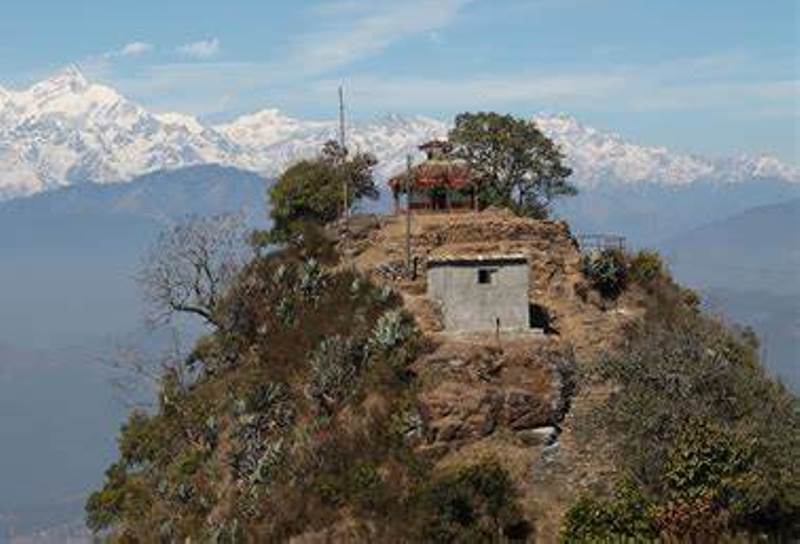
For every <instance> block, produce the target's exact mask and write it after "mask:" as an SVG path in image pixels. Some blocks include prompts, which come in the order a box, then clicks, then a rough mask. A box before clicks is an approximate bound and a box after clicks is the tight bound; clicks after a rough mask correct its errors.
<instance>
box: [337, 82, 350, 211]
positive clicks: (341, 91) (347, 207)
mask: <svg viewBox="0 0 800 544" xmlns="http://www.w3.org/2000/svg"><path fill="white" fill-rule="evenodd" d="M339 145H340V146H341V148H342V149H341V152H342V157H341V160H342V162H344V161H345V160H346V151H345V150H346V147H345V146H346V145H347V142H346V141H345V132H344V89H343V88H342V86H341V85H339ZM343 184H344V188H343V198H344V206H343V207H342V210H343V212H344V213H343V214H342V215H343V216H344V218H345V220H347V218H348V217H349V216H350V195H349V194H348V192H349V187H348V183H347V177H345V178H344V180H343Z"/></svg>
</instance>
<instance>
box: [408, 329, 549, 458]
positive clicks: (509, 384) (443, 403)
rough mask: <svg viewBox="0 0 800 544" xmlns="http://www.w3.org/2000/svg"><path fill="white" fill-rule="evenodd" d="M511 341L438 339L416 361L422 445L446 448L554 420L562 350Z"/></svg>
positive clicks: (542, 425) (545, 424)
mask: <svg viewBox="0 0 800 544" xmlns="http://www.w3.org/2000/svg"><path fill="white" fill-rule="evenodd" d="M546 344H548V345H547V346H535V347H531V345H530V341H527V342H526V341H524V340H523V341H520V340H514V341H513V342H510V343H506V345H504V346H503V348H502V351H501V350H500V349H499V348H498V347H497V346H492V345H481V344H476V343H475V339H473V340H472V341H469V340H466V341H465V340H461V341H451V342H446V343H443V344H441V345H440V346H439V347H438V349H437V350H436V351H434V352H433V353H432V354H430V355H428V356H427V357H424V358H423V359H421V360H419V361H418V362H417V364H416V365H415V371H416V372H418V374H419V375H420V377H421V379H422V381H423V382H425V383H427V384H428V386H427V387H426V388H425V390H424V391H423V392H422V393H421V395H420V402H421V405H422V406H421V411H422V413H423V417H424V419H425V422H426V428H427V433H426V435H427V445H428V446H435V447H437V448H444V449H450V448H454V447H458V446H459V445H460V444H462V443H463V442H464V441H466V440H477V439H480V438H483V437H485V436H488V435H490V434H492V433H494V432H497V431H499V430H506V431H509V432H519V431H524V430H530V429H534V428H538V427H544V426H552V425H555V424H556V423H557V420H558V419H559V417H560V415H559V409H560V406H561V402H562V401H561V394H562V391H561V387H560V379H558V378H557V377H556V375H557V373H558V372H559V370H558V367H557V365H558V364H559V362H561V361H563V359H562V356H561V354H559V353H557V352H551V351H548V350H547V347H549V348H550V349H552V348H553V347H554V346H552V345H549V344H551V343H547V342H546Z"/></svg>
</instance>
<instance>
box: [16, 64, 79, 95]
mask: <svg viewBox="0 0 800 544" xmlns="http://www.w3.org/2000/svg"><path fill="white" fill-rule="evenodd" d="M87 87H89V80H87V79H86V77H85V76H84V75H83V72H81V71H80V68H78V67H77V66H75V65H69V66H67V67H66V68H64V69H63V70H61V71H60V72H57V73H56V74H55V75H53V76H51V77H49V78H47V79H45V80H43V81H40V82H39V83H36V84H34V85H33V86H32V87H31V88H30V89H29V91H30V93H31V94H34V95H52V94H61V93H79V92H82V91H84V90H86V88H87Z"/></svg>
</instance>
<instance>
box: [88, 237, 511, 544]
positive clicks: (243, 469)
mask: <svg viewBox="0 0 800 544" xmlns="http://www.w3.org/2000/svg"><path fill="white" fill-rule="evenodd" d="M327 254H328V253H327V252H326V251H324V248H309V247H308V246H303V247H297V246H290V247H289V248H288V249H286V250H284V251H281V252H277V253H273V254H270V255H269V256H266V257H257V258H255V260H253V261H252V262H251V263H249V264H248V265H246V266H245V268H244V270H243V271H242V272H241V273H240V274H239V276H238V277H237V278H236V279H235V281H234V282H233V283H232V285H231V287H230V288H229V290H228V292H227V293H226V294H225V296H224V297H223V298H222V299H221V300H220V302H219V303H218V305H217V306H216V307H215V308H214V315H215V316H216V323H218V328H217V329H216V330H215V332H214V333H213V334H210V335H208V336H206V337H204V338H202V339H201V340H200V341H199V342H198V343H197V345H196V347H195V350H194V352H193V353H192V355H191V357H190V358H189V360H188V361H187V364H188V365H190V366H191V367H192V369H193V370H194V373H193V375H194V376H195V378H194V379H192V380H191V381H185V380H181V379H179V374H178V373H173V372H168V373H166V374H165V375H164V376H163V379H162V383H161V391H160V397H159V406H158V409H157V410H156V411H155V412H153V413H144V412H134V413H133V414H131V416H130V418H129V420H128V421H127V422H126V424H125V425H123V427H122V429H121V432H120V436H119V440H118V443H119V459H118V460H117V461H116V462H115V463H114V464H113V465H112V466H111V467H110V468H109V469H108V470H107V472H106V478H105V482H104V484H103V486H102V488H101V489H99V490H98V491H96V492H94V493H93V494H92V495H91V496H90V497H89V500H88V501H87V505H86V511H87V522H88V525H89V527H90V528H91V529H93V530H94V531H97V532H106V533H108V534H109V537H110V540H112V541H120V542H154V541H182V540H185V539H187V538H189V539H192V540H194V541H214V542H238V541H248V540H250V541H286V540H288V539H289V538H291V537H292V536H295V535H298V534H301V533H306V532H315V531H334V534H335V535H337V536H336V537H338V538H345V537H346V538H351V539H355V540H363V539H378V540H380V539H382V538H383V539H385V538H388V537H389V536H391V538H392V539H401V540H406V541H424V540H426V539H427V540H430V539H435V540H437V541H444V542H447V541H452V542H463V541H466V540H470V539H472V538H473V537H477V536H481V537H482V536H486V535H494V536H496V535H503V534H506V532H509V533H510V532H514V531H516V532H519V531H521V530H523V529H524V526H523V525H521V522H520V521H519V519H520V518H519V515H518V511H519V510H518V508H517V506H516V498H515V495H514V489H513V486H512V482H511V480H510V478H509V476H508V475H507V474H506V473H505V472H504V471H503V469H501V468H500V467H499V466H497V465H496V464H494V463H491V462H486V463H483V464H479V465H476V466H473V467H470V468H467V469H464V470H462V471H457V472H456V473H453V474H451V473H447V474H436V473H434V472H433V471H432V468H431V466H430V465H429V463H428V462H427V461H426V460H425V459H424V458H422V457H419V456H418V455H417V454H415V453H414V450H413V445H414V444H415V443H416V441H418V440H420V439H421V436H422V433H423V432H424V430H423V428H422V425H423V424H422V419H421V416H420V414H419V411H418V409H417V403H416V397H415V391H416V385H415V382H414V379H413V375H412V374H411V373H410V372H409V370H408V365H409V363H410V362H411V361H413V360H414V359H415V358H416V356H417V354H418V353H419V351H420V350H422V349H425V345H424V342H423V341H422V339H421V338H420V335H419V333H418V332H417V330H416V328H415V325H414V323H413V320H412V319H411V318H410V317H409V316H408V315H407V314H406V313H405V312H403V310H402V308H401V307H400V300H399V297H397V296H396V295H395V294H394V293H392V292H391V291H390V290H388V289H385V288H380V287H377V286H375V285H373V284H371V283H370V282H369V281H368V280H367V279H366V278H364V277H362V276H360V275H358V274H356V273H354V272H351V271H335V269H332V268H330V267H329V266H326V265H329V264H332V263H324V262H323V261H321V260H320V259H323V256H324V255H327ZM323 260H324V259H323ZM420 520H424V522H422V521H420ZM521 527H522V529H521ZM336 531H339V532H336ZM336 537H334V538H336Z"/></svg>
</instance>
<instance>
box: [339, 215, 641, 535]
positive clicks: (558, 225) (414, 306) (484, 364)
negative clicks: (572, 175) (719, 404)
mask: <svg viewBox="0 0 800 544" xmlns="http://www.w3.org/2000/svg"><path fill="white" fill-rule="evenodd" d="M405 232H406V224H405V217H404V216H394V217H380V218H378V217H361V218H356V220H354V221H353V222H351V224H350V233H349V234H350V237H347V236H346V235H344V234H342V235H341V237H342V239H344V240H345V241H344V242H343V243H341V244H340V248H341V250H342V252H343V254H344V255H346V256H348V257H347V258H346V259H345V260H344V262H345V263H346V264H348V265H354V266H355V267H356V268H357V269H358V270H359V271H361V272H363V273H365V274H366V275H368V276H369V277H370V278H372V279H373V281H375V282H376V283H378V284H383V285H388V286H390V287H391V288H392V289H395V290H397V292H399V293H401V294H402V296H403V299H404V302H405V307H406V308H407V309H408V310H409V311H410V312H411V313H412V314H413V315H414V316H415V318H416V321H417V323H418V324H419V326H420V328H421V330H422V332H423V333H424V334H425V335H426V336H428V337H429V338H431V339H433V341H434V344H435V346H436V347H435V349H433V351H432V352H431V353H428V354H426V355H425V356H423V357H421V358H419V359H418V360H417V361H415V362H414V364H413V365H412V368H413V370H414V372H415V374H417V376H419V379H420V382H421V383H422V384H423V385H422V386H421V391H420V394H419V401H420V409H421V412H422V413H423V414H424V421H425V427H426V435H427V439H426V441H425V443H424V445H422V446H421V449H422V450H423V451H425V452H426V453H430V454H433V455H434V456H435V457H436V458H438V459H439V461H438V463H439V464H440V465H441V466H448V465H458V464H462V463H464V462H468V461H475V460H476V459H480V458H481V457H484V458H493V459H500V460H502V463H503V464H504V466H508V467H511V468H512V471H513V472H512V473H513V475H514V478H515V481H518V482H520V483H522V484H523V485H522V494H523V496H525V498H526V503H527V504H529V505H530V508H531V511H530V512H529V515H530V516H531V518H533V519H537V520H539V522H538V523H537V531H538V537H539V539H540V540H542V541H553V540H555V539H556V536H557V532H558V526H559V522H560V518H561V516H562V515H563V512H564V510H565V509H566V507H567V506H568V505H569V503H570V502H571V501H572V500H574V498H575V497H576V496H577V494H579V493H580V491H581V490H582V489H586V488H588V487H591V486H592V485H595V484H597V483H598V482H601V481H603V480H606V479H608V478H609V472H610V471H613V467H612V466H611V464H610V463H609V462H608V459H607V458H603V456H602V455H599V454H598V453H599V451H601V450H602V448H598V447H597V446H598V444H595V447H594V448H592V449H593V450H594V451H592V452H591V453H590V452H588V451H585V450H584V449H583V448H585V447H586V446H587V445H586V444H580V443H579V441H576V438H575V436H574V432H573V431H574V429H573V428H572V424H571V421H572V419H571V418H570V419H567V416H568V414H570V413H571V412H573V411H583V412H587V411H591V409H592V406H593V405H596V403H597V402H599V400H598V399H600V398H602V397H603V396H604V395H605V394H606V391H607V390H606V388H604V387H599V388H584V389H583V390H582V391H581V392H580V393H579V394H577V395H576V391H575V383H574V380H575V376H576V373H577V372H578V369H577V365H578V364H579V363H578V362H579V361H582V362H583V363H582V364H590V363H588V362H589V361H593V360H596V359H597V358H598V357H599V356H600V355H601V354H603V353H605V352H607V351H609V350H611V349H613V347H614V345H615V343H617V342H619V341H621V339H622V337H623V332H624V329H625V327H626V326H627V325H629V324H630V323H631V322H632V321H634V320H636V319H637V318H639V319H641V318H642V316H643V313H644V307H643V304H642V301H641V300H640V299H638V298H637V297H636V296H633V295H629V296H626V297H624V298H623V299H622V300H619V301H618V302H617V303H616V304H615V306H614V308H613V309H608V308H606V307H605V306H604V304H603V303H602V301H601V300H600V299H599V297H597V298H592V297H589V298H587V297H586V296H584V297H581V295H580V293H584V292H585V291H586V290H588V287H587V285H586V278H585V276H584V274H583V272H582V267H581V263H582V258H581V252H580V248H579V247H578V244H577V242H576V240H575V239H574V238H573V236H572V234H571V232H570V229H569V226H568V225H567V224H566V223H565V222H563V221H538V220H531V219H526V218H520V217H517V216H515V215H514V214H512V213H511V212H509V211H507V210H499V209H498V210H490V211H486V212H484V213H481V214H473V213H466V214H449V215H448V214H430V215H414V216H412V223H411V237H410V239H411V247H412V254H413V255H414V257H415V258H416V261H417V271H416V272H417V273H416V278H414V279H413V280H411V279H408V278H407V277H406V276H405V275H404V273H403V271H404V267H405V264H404V259H405ZM448 254H449V255H475V256H479V255H495V254H522V255H525V256H526V257H527V259H528V263H529V266H530V289H529V293H528V295H529V303H530V304H531V305H534V306H535V307H538V308H539V309H540V311H541V312H542V315H543V319H545V320H546V322H543V323H542V324H541V326H542V327H543V328H544V331H543V333H544V334H530V333H518V334H513V333H502V334H501V335H500V336H499V337H498V336H497V335H496V334H495V333H494V332H492V331H488V332H486V333H482V334H481V333H469V334H451V333H446V332H444V331H443V325H442V323H441V319H440V316H438V315H437V311H436V308H435V304H434V303H433V302H432V301H431V300H430V299H429V297H428V296H427V294H426V265H427V261H428V259H429V258H430V257H435V256H439V255H448Z"/></svg>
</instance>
